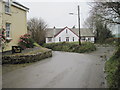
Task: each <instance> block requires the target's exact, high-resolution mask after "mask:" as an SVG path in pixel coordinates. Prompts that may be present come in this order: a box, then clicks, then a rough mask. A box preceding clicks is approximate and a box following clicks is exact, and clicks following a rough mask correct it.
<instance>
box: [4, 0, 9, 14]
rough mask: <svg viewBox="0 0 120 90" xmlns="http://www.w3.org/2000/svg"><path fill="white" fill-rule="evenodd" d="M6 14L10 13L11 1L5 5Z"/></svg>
mask: <svg viewBox="0 0 120 90" xmlns="http://www.w3.org/2000/svg"><path fill="white" fill-rule="evenodd" d="M5 13H10V1H9V0H8V1H7V2H6V4H5Z"/></svg>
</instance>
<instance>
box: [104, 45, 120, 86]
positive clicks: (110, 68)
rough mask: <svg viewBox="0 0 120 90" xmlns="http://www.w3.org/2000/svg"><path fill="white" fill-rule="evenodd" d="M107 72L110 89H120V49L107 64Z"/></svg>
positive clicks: (119, 48)
mask: <svg viewBox="0 0 120 90" xmlns="http://www.w3.org/2000/svg"><path fill="white" fill-rule="evenodd" d="M105 70H106V73H107V78H106V79H107V82H108V87H110V88H120V47H118V49H117V51H116V52H115V54H114V55H113V56H112V57H111V58H110V59H109V60H108V61H107V62H106V64H105Z"/></svg>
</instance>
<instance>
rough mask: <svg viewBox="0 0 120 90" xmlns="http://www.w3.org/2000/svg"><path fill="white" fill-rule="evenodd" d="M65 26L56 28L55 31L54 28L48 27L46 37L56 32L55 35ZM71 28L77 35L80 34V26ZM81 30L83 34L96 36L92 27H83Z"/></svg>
mask: <svg viewBox="0 0 120 90" xmlns="http://www.w3.org/2000/svg"><path fill="white" fill-rule="evenodd" d="M63 29H64V28H55V32H54V29H53V28H47V29H46V37H53V36H54V33H55V36H56V35H57V34H58V33H60V32H61V31H62V30H63ZM68 29H70V30H71V31H73V32H74V33H75V34H76V35H77V36H79V29H78V28H74V29H73V28H68ZM80 31H81V36H88V37H90V36H95V35H94V34H93V33H92V31H91V30H90V29H86V28H81V29H80Z"/></svg>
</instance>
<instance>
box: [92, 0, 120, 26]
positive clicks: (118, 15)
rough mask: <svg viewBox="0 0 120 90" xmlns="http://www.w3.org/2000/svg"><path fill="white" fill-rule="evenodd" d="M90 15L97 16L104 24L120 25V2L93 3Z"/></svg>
mask: <svg viewBox="0 0 120 90" xmlns="http://www.w3.org/2000/svg"><path fill="white" fill-rule="evenodd" d="M92 13H93V14H97V15H98V16H99V17H100V18H101V19H102V21H104V22H107V23H112V24H120V1H116V2H115V1H113V0H111V1H110V2H95V5H94V7H93V8H92Z"/></svg>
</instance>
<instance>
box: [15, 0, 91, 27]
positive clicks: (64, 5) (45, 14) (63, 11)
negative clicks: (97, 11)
mask: <svg viewBox="0 0 120 90" xmlns="http://www.w3.org/2000/svg"><path fill="white" fill-rule="evenodd" d="M16 1H18V2H20V3H21V4H23V5H25V6H27V7H28V8H29V9H30V10H29V12H28V19H30V18H33V17H36V18H42V19H43V20H44V21H45V22H46V23H47V24H48V27H54V26H55V27H59V28H64V27H65V26H68V27H73V26H74V25H75V26H76V27H78V17H77V15H70V14H69V13H70V12H73V13H75V14H77V6H78V5H80V12H81V14H80V17H81V27H83V24H84V21H85V19H86V18H87V17H88V16H89V11H90V9H91V7H90V6H89V5H88V0H79V1H78V0H77V1H75V0H69V1H68V0H64V2H63V0H49V2H48V0H44V2H43V0H29V2H28V0H16ZM89 1H90V0H89Z"/></svg>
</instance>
